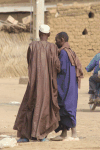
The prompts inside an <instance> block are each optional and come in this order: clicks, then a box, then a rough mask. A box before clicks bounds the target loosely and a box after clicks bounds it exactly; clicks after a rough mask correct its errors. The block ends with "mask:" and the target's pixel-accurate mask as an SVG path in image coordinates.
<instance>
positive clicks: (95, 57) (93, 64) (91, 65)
mask: <svg viewBox="0 0 100 150" xmlns="http://www.w3.org/2000/svg"><path fill="white" fill-rule="evenodd" d="M96 61H97V55H95V56H94V57H93V59H92V60H91V61H90V63H89V65H88V66H87V67H86V68H85V69H86V70H87V72H91V71H92V70H93V69H94V67H95V66H96Z"/></svg>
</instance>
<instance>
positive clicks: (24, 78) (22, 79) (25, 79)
mask: <svg viewBox="0 0 100 150" xmlns="http://www.w3.org/2000/svg"><path fill="white" fill-rule="evenodd" d="M27 83H28V77H24V76H23V77H20V79H19V84H27Z"/></svg>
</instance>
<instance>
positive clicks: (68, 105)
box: [56, 50, 78, 132]
mask: <svg viewBox="0 0 100 150" xmlns="http://www.w3.org/2000/svg"><path fill="white" fill-rule="evenodd" d="M59 59H60V63H61V72H60V73H59V74H58V76H57V84H58V104H59V107H60V120H61V121H60V123H59V127H58V129H56V132H58V131H59V130H62V129H63V126H66V129H67V130H69V129H70V128H72V127H75V126H76V109H77V99H78V83H77V80H76V72H75V66H72V65H71V62H70V60H69V57H68V54H67V52H66V51H65V50H61V52H60V55H59Z"/></svg>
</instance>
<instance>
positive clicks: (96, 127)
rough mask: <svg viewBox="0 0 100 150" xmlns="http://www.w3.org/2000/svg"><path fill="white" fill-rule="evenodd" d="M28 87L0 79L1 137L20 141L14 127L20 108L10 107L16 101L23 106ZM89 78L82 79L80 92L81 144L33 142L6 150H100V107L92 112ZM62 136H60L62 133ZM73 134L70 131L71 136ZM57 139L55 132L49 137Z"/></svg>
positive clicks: (78, 116) (79, 127) (10, 80)
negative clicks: (89, 103)
mask: <svg viewBox="0 0 100 150" xmlns="http://www.w3.org/2000/svg"><path fill="white" fill-rule="evenodd" d="M25 89H26V85H19V79H18V78H17V79H12V78H10V79H0V134H5V135H11V136H13V137H15V138H16V131H14V130H13V124H14V121H15V118H16V115H17V112H18V109H19V105H10V104H9V103H10V102H12V101H17V102H21V101H22V98H23V95H24V93H25ZM87 93H88V77H87V78H84V79H82V87H81V89H80V90H79V99H78V109H77V134H78V137H79V138H80V140H79V141H63V142H62V141H60V142H52V141H50V142H29V143H26V144H19V145H18V146H17V147H14V148H5V149H4V150H6V149H8V150H97V149H99V150H100V107H96V109H95V111H93V112H92V111H90V108H89V105H88V99H89V95H88V94H87ZM59 134H60V133H59ZM70 134H71V132H70V131H68V136H70ZM54 136H56V134H55V132H52V133H50V134H49V136H48V137H49V138H50V137H54Z"/></svg>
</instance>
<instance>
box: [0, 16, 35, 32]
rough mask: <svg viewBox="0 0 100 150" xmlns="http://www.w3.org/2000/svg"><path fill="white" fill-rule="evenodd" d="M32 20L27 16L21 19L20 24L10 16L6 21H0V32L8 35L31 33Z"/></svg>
mask: <svg viewBox="0 0 100 150" xmlns="http://www.w3.org/2000/svg"><path fill="white" fill-rule="evenodd" d="M32 29H33V28H32V18H31V16H27V17H25V18H23V19H22V23H19V22H18V20H15V19H14V18H13V17H12V16H8V18H7V20H6V21H3V20H0V31H5V32H8V33H20V32H30V30H31V32H32Z"/></svg>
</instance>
